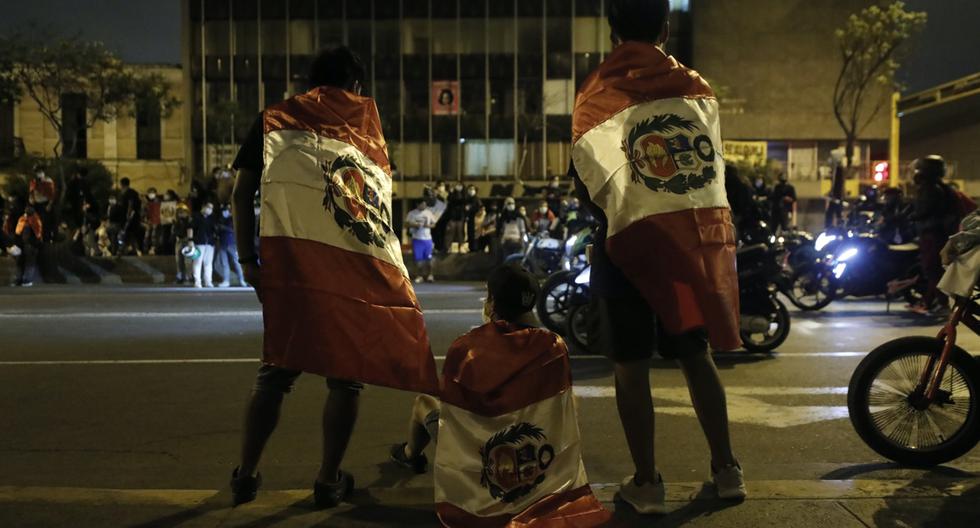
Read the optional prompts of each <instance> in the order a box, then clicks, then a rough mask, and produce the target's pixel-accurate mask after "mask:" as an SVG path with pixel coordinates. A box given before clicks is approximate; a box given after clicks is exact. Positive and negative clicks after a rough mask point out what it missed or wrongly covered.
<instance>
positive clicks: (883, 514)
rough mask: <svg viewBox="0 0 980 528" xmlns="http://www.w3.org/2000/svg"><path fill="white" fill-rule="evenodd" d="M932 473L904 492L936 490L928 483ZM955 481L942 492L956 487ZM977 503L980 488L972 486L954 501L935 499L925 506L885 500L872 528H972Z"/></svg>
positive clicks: (913, 482) (897, 500) (900, 500)
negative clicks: (875, 527)
mask: <svg viewBox="0 0 980 528" xmlns="http://www.w3.org/2000/svg"><path fill="white" fill-rule="evenodd" d="M931 475H932V472H930V473H927V474H925V475H923V477H922V479H920V480H914V481H912V482H910V483H909V484H908V486H907V487H906V488H907V489H910V490H913V489H916V488H921V487H923V486H927V485H928V486H936V487H938V486H939V484H938V483H937V482H935V481H934V480H933V481H930V480H929V477H930V476H931ZM957 485H958V482H957V481H956V480H948V481H947V482H946V483H945V486H944V488H943V491H944V492H949V491H951V488H953V487H954V486H957ZM978 499H980V484H974V485H973V486H972V487H970V488H969V489H966V490H963V491H961V492H960V494H959V496H957V497H948V498H939V499H935V500H933V501H929V502H925V501H923V500H909V499H900V498H895V499H891V498H886V499H885V507H884V508H882V509H880V510H878V511H877V512H875V514H874V522H875V526H903V525H912V526H922V527H928V528H933V527H934V528H958V527H963V528H967V527H969V528H975V527H976V526H977V522H978V514H977V507H976V501H977V500H978Z"/></svg>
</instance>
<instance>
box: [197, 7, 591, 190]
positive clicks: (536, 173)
mask: <svg viewBox="0 0 980 528" xmlns="http://www.w3.org/2000/svg"><path fill="white" fill-rule="evenodd" d="M251 1H254V2H255V3H254V4H253V5H254V6H255V10H254V12H253V10H252V9H251V8H249V9H242V8H241V7H239V8H237V9H236V8H235V7H234V6H235V5H238V4H239V2H235V1H232V0H201V3H200V9H201V10H200V12H199V13H200V16H199V17H194V18H195V19H197V20H196V22H197V23H198V24H199V25H200V27H199V28H198V31H199V34H200V41H201V47H200V49H199V50H195V53H198V54H200V56H199V57H197V58H198V59H200V64H201V72H207V71H208V69H209V68H208V63H209V61H212V60H213V59H214V58H216V57H215V56H214V55H211V54H209V53H208V49H207V46H206V43H207V38H206V37H207V35H206V29H205V26H206V24H207V22H208V21H213V20H215V19H220V18H224V17H221V16H215V15H216V14H219V11H220V12H222V13H220V14H221V15H225V14H226V16H227V21H228V26H227V27H228V28H229V31H228V32H229V35H228V40H227V41H226V42H227V46H228V48H229V49H228V50H227V55H225V54H224V53H222V54H221V55H225V56H226V57H227V59H226V60H228V63H229V67H228V68H224V70H225V71H222V72H219V75H220V77H221V78H222V79H221V80H220V81H219V80H218V79H216V78H213V77H216V76H214V75H201V72H195V74H196V75H198V76H200V77H201V78H200V79H199V82H200V83H201V84H200V93H201V94H202V95H203V94H208V92H210V91H212V90H213V88H215V87H216V86H217V85H218V84H224V85H225V86H227V87H228V89H229V91H230V92H231V97H232V99H233V100H238V99H239V98H240V97H239V93H238V92H239V89H238V87H237V86H236V84H235V78H236V74H235V66H234V65H235V61H236V60H240V59H241V57H238V56H237V51H238V50H237V48H238V47H239V46H240V42H238V38H239V35H237V34H236V33H237V32H236V31H235V26H234V24H235V22H236V21H248V22H252V21H254V23H255V25H254V26H253V27H254V28H255V32H256V44H255V49H256V53H255V54H254V55H252V54H251V53H250V51H251V44H250V45H249V47H248V49H247V51H244V53H248V55H249V56H250V58H254V60H255V64H256V71H255V75H254V77H253V76H252V75H249V82H254V83H255V84H256V89H257V92H258V98H257V99H258V105H259V106H262V105H264V104H268V103H269V102H271V101H274V100H278V98H279V97H280V96H283V95H289V94H293V93H296V89H295V87H294V82H295V81H297V80H298V78H299V76H300V75H299V72H297V74H296V75H294V73H293V70H294V68H293V67H294V66H296V64H293V63H294V62H296V63H299V62H303V61H305V62H307V63H308V61H309V57H304V58H300V57H299V56H293V55H292V54H291V49H290V48H291V38H292V35H291V33H292V28H291V25H290V16H291V12H290V7H291V6H290V4H291V3H292V2H284V3H283V4H284V5H280V6H279V8H280V10H281V11H282V13H281V14H280V13H278V12H274V11H272V10H270V9H269V8H270V7H272V6H267V5H265V4H273V3H277V2H275V1H273V0H251ZM348 1H350V0H348ZM348 1H344V2H340V9H339V11H340V13H339V14H340V17H339V18H341V20H340V22H341V24H340V25H341V28H342V41H343V42H344V43H349V41H350V24H351V22H352V20H351V19H350V14H349V9H350V8H349V6H348ZM376 1H377V0H371V1H370V2H368V3H367V5H366V6H358V7H359V9H362V10H363V9H364V8H367V9H366V10H368V11H369V13H370V16H369V17H367V18H369V19H370V33H371V34H370V49H371V52H370V54H369V56H368V57H367V61H366V62H369V64H368V69H369V79H370V82H369V90H370V89H372V88H373V86H374V85H375V83H376V82H378V81H379V78H378V71H377V68H376V67H377V63H378V61H379V60H386V59H387V60H390V57H380V56H379V54H378V49H377V38H378V36H377V24H376V18H377V16H376V15H377V13H378V6H376ZM492 1H493V0H482V2H483V3H482V6H475V5H477V2H472V1H471V0H454V1H453V0H450V2H451V3H450V2H445V0H442V4H439V6H438V7H440V9H438V10H437V11H439V13H436V12H435V10H433V0H422V2H419V1H418V0H398V1H397V10H398V32H399V38H398V50H397V54H398V77H399V78H398V79H396V81H397V82H398V85H399V98H398V101H399V102H398V105H397V109H398V113H399V116H398V119H397V127H398V130H397V131H395V132H396V133H395V134H394V137H395V138H397V145H398V151H399V154H403V153H404V152H405V151H406V146H407V145H406V144H407V142H408V141H407V140H406V137H405V124H406V123H405V118H406V112H407V111H408V108H406V103H407V99H408V94H407V93H406V80H407V79H406V74H407V72H406V63H405V59H406V55H405V53H406V49H405V47H404V45H403V43H404V40H403V38H404V34H405V31H406V24H407V23H408V22H407V21H408V19H406V17H405V15H406V14H408V15H410V16H411V15H418V14H421V10H422V9H424V11H425V15H426V17H425V18H426V20H425V23H426V26H427V30H428V31H427V35H426V44H427V46H426V47H427V49H426V50H425V53H426V55H427V56H426V57H425V58H426V59H427V60H426V62H427V64H426V66H427V70H428V71H427V81H428V87H429V89H430V90H431V86H432V81H433V80H434V78H433V63H434V62H435V61H434V60H433V59H434V58H435V54H434V49H433V48H434V42H433V40H434V39H433V38H432V36H433V34H432V28H433V18H442V19H445V18H455V32H456V36H457V42H459V39H460V38H462V34H461V32H460V27H461V26H460V24H461V18H462V17H463V16H464V15H469V16H472V15H473V14H475V13H477V12H480V11H482V14H483V19H484V20H483V23H484V24H483V25H484V39H483V43H482V44H483V46H482V47H483V50H482V53H480V54H481V55H482V57H481V58H482V59H483V85H484V87H485V88H484V93H483V97H484V104H483V114H484V115H483V131H484V133H483V136H484V137H483V138H479V139H480V140H482V141H483V144H484V146H485V150H484V152H485V153H486V154H485V156H486V157H489V156H490V153H491V143H492V142H495V141H496V142H499V141H501V140H504V141H506V140H512V141H513V151H514V154H513V169H512V171H511V174H509V175H499V174H490V172H489V163H487V164H485V165H484V167H483V171H482V175H467V171H466V170H465V169H464V167H466V161H465V159H464V157H465V154H466V152H467V150H466V149H465V148H464V146H463V141H461V140H465V136H463V123H462V119H463V115H462V111H461V112H457V113H456V115H455V118H456V119H455V121H456V127H455V128H456V134H455V135H456V137H455V141H445V140H443V139H442V138H440V139H439V140H438V141H437V138H436V137H435V136H434V130H433V129H434V126H433V125H434V123H433V116H432V101H431V94H429V95H428V97H427V99H428V105H427V106H428V112H427V114H428V127H427V128H428V142H427V144H425V145H424V147H425V148H424V152H425V155H424V158H425V162H424V163H423V165H424V170H423V171H421V173H420V174H419V173H416V174H410V175H409V176H408V178H410V179H416V180H419V179H421V180H429V181H432V180H438V179H445V175H444V174H442V172H443V171H442V169H443V168H446V167H444V153H446V154H448V152H451V150H449V149H455V156H452V158H455V159H454V161H455V170H453V171H450V172H454V173H455V176H456V177H457V178H459V179H468V180H471V181H472V180H473V179H474V178H481V179H483V180H484V181H490V180H492V179H499V178H501V177H504V178H512V179H528V180H544V179H547V178H548V177H550V176H553V175H554V173H555V172H556V170H557V169H556V166H560V164H552V166H551V167H550V168H549V164H548V160H549V155H552V156H553V155H554V153H555V152H559V153H561V155H564V154H565V153H566V152H567V151H568V150H567V149H568V148H569V147H570V145H565V143H567V142H568V141H567V140H566V139H565V138H566V137H567V136H568V134H565V133H558V132H556V131H554V130H552V131H550V133H549V130H548V129H549V120H550V121H556V122H557V123H561V124H564V123H567V121H568V116H549V115H548V114H547V110H546V108H545V104H544V101H543V98H544V96H545V93H546V88H545V83H546V82H547V80H548V77H549V76H548V70H549V56H550V57H552V58H554V57H555V56H556V54H565V55H568V57H567V58H565V57H562V59H567V60H568V64H569V65H570V68H571V72H572V73H571V79H572V80H573V82H575V81H576V80H578V78H579V75H581V72H579V71H578V63H579V61H578V60H576V55H577V53H576V44H575V36H576V33H575V32H576V29H575V28H576V21H577V20H578V19H581V18H585V19H592V22H593V23H595V24H596V25H597V31H598V27H599V26H601V24H602V23H603V19H602V17H601V15H602V14H603V13H604V12H605V0H598V1H596V0H571V4H570V6H569V8H568V9H567V10H568V13H567V15H568V16H565V15H564V14H561V13H564V11H563V10H559V11H561V13H558V14H556V16H555V17H553V18H552V27H554V26H553V24H554V20H555V19H557V20H561V21H562V22H565V21H567V22H568V26H569V27H568V28H567V31H568V33H569V35H570V43H569V48H568V50H567V51H566V50H565V49H564V47H563V49H562V50H561V51H560V52H557V53H555V52H551V51H550V50H549V46H548V27H549V14H551V13H549V11H553V8H552V7H551V6H553V5H555V4H553V3H552V2H533V3H534V4H535V5H533V6H531V5H521V4H520V2H519V0H514V2H513V9H512V10H510V11H511V12H510V14H511V17H512V18H513V24H514V34H513V49H514V50H515V51H516V50H519V49H521V48H520V47H519V45H520V25H519V24H520V21H521V19H527V18H537V19H539V20H540V24H538V27H539V31H540V36H538V37H536V38H540V40H541V60H540V68H541V72H540V74H539V75H535V74H533V73H531V74H530V77H526V76H524V75H521V73H522V72H521V69H520V63H522V62H523V61H519V60H517V58H518V56H519V54H516V53H496V52H495V51H494V52H492V47H493V46H494V44H495V43H494V42H493V39H492V38H491V35H490V28H491V22H492V21H494V20H495V19H496V20H500V19H501V17H500V16H498V15H495V14H494V13H506V11H508V10H506V9H502V8H501V7H500V6H492V5H491V2H492ZM463 2H469V3H470V4H474V5H466V6H463V5H462V4H463ZM583 2H584V3H585V5H583V6H581V7H579V4H581V3H583ZM218 3H222V4H225V5H224V6H220V7H218V6H211V5H209V4H218ZM408 3H411V4H412V9H409V8H408V6H407V5H406V4H408ZM596 3H597V4H598V14H599V15H600V16H599V17H596V16H594V15H595V14H596V13H595V10H596V7H595V6H593V4H596ZM420 4H421V5H420ZM443 4H446V5H443ZM447 6H448V7H447ZM539 6H540V11H537V8H538V7H539ZM195 7H196V6H195ZM480 7H482V9H480ZM222 8H223V9H222ZM420 8H421V9H420ZM453 8H454V9H453ZM385 9H386V10H388V9H390V7H389V6H387V5H386V7H385ZM563 9H564V8H563ZM324 11H326V10H325V9H321V6H320V2H315V3H314V5H313V6H312V17H313V18H312V24H313V27H312V32H313V34H312V37H313V42H314V46H315V47H316V48H319V46H320V45H321V43H322V41H323V35H322V34H321V23H322V22H324V21H325V20H327V21H328V20H329V18H324V17H325V16H328V15H325V14H324ZM386 12H387V11H386ZM450 12H452V14H453V15H454V16H453V17H448V16H446V15H447V14H448V13H450ZM265 13H269V14H270V15H271V16H268V15H267V17H268V18H279V20H280V21H283V22H285V23H284V24H283V26H284V33H285V35H284V43H283V44H284V45H285V49H283V50H281V53H279V54H271V53H268V50H263V49H262V48H263V44H262V40H263V34H262V20H263V14H265ZM277 14H278V15H279V16H276V15H277ZM304 15H306V16H309V15H308V14H305V13H304ZM357 16H358V17H359V19H363V18H365V17H362V16H360V15H357ZM507 18H510V17H507ZM283 19H285V20H283ZM280 23H282V22H280ZM474 44H475V43H474ZM597 44H598V46H597V47H598V48H599V49H597V50H594V51H595V52H596V53H598V54H599V57H600V60H601V59H602V58H604V56H605V53H606V43H604V42H598V43H597ZM461 49H462V46H461V45H456V46H455V49H454V50H453V51H454V52H455V59H456V61H455V62H456V64H455V76H454V78H455V80H456V81H458V82H460V83H461V84H462V82H461V81H462V67H461V65H462V62H463V60H464V59H465V58H466V57H465V56H464V54H463V53H462V52H461ZM469 55H473V54H472V53H471V54H467V56H469ZM494 55H502V56H507V55H510V56H511V62H512V65H513V74H512V75H513V86H512V88H511V89H512V90H513V92H512V94H510V96H511V99H512V101H511V103H512V111H511V112H510V113H511V114H512V115H510V116H506V118H507V119H509V120H510V121H511V124H512V133H511V134H510V136H511V137H506V135H503V134H500V130H501V129H500V128H499V127H496V126H491V125H492V123H493V122H494V121H499V119H500V117H499V116H496V115H494V113H493V111H492V109H493V107H494V104H493V98H494V86H499V85H495V84H494V82H493V81H492V68H491V59H492V56H494ZM270 62H271V63H272V64H275V63H278V65H280V66H281V67H282V69H281V70H280V69H279V68H274V69H273V70H270V68H269V64H270ZM277 70H278V71H277ZM282 70H285V71H284V72H283V71H282ZM283 73H285V75H283ZM239 77H241V75H239ZM252 79H254V81H253V80H252ZM386 80H392V79H386ZM535 80H538V81H539V82H540V92H539V93H538V89H535V90H534V92H535V93H532V94H530V95H531V96H532V97H536V98H538V99H542V100H536V101H529V100H528V95H529V94H528V93H522V85H524V86H529V85H527V84H526V83H525V82H522V81H535ZM267 84H269V85H272V87H275V88H279V87H282V88H284V90H281V91H277V92H276V93H269V94H268V96H267V95H266V92H267ZM209 85H210V86H209ZM498 93H499V92H498ZM461 97H462V98H466V97H467V94H461ZM202 99H203V101H206V100H207V97H206V96H205V97H202ZM249 99H252V100H251V101H248V102H249V103H252V102H253V101H254V98H249ZM504 104H506V101H504ZM205 105H206V102H203V103H202V108H201V113H202V116H206V115H207V114H206V112H207V110H206V108H205ZM496 106H497V107H500V105H499V103H498V104H497V105H496ZM522 107H524V108H533V109H534V110H536V112H534V113H535V114H538V115H537V116H534V117H533V118H532V116H529V115H527V114H523V116H522V111H521V110H522ZM260 109H261V108H260ZM389 111H390V110H389ZM477 115H478V114H477ZM522 117H525V118H530V119H529V120H528V123H527V125H528V126H533V125H534V123H532V122H533V121H537V120H538V119H540V133H539V134H535V136H536V139H538V141H540V143H539V144H538V145H534V144H533V142H531V141H530V140H528V139H527V138H524V139H522V138H521V135H520V132H521V128H523V127H524V126H525V125H524V124H522V123H521V122H520V121H521V118H522ZM555 118H558V119H555ZM204 119H206V117H204ZM202 121H203V119H202ZM202 125H203V122H202ZM469 128H470V129H471V128H472V127H469ZM200 131H201V140H202V141H203V143H204V144H207V133H206V126H202V127H201V130H200ZM525 135H527V134H525ZM549 135H551V136H554V137H557V138H560V140H559V141H553V143H555V145H550V144H549V140H548V138H549ZM501 136H503V137H501ZM206 150H207V149H202V152H206ZM530 151H534V152H536V153H537V156H535V155H534V154H531V153H530ZM527 157H538V159H537V160H536V161H538V163H534V164H533V165H532V164H526V165H524V166H523V167H522V163H521V159H522V158H527ZM393 161H395V162H396V164H397V163H398V160H397V159H394V160H393ZM206 163H207V160H206V159H204V160H202V168H203V167H206ZM519 172H520V174H519ZM400 178H401V179H406V176H405V172H404V171H401V176H400Z"/></svg>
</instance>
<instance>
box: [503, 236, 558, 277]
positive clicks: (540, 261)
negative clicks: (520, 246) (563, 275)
mask: <svg viewBox="0 0 980 528" xmlns="http://www.w3.org/2000/svg"><path fill="white" fill-rule="evenodd" d="M564 255H565V251H564V247H563V245H562V241H561V240H559V239H557V238H552V237H551V236H550V235H549V234H547V233H540V234H537V235H533V236H531V237H530V240H528V242H527V244H526V245H525V248H524V252H523V253H515V254H513V255H509V256H507V257H506V258H504V263H505V264H516V265H518V266H520V267H521V268H523V269H524V270H526V271H527V272H528V273H530V274H532V275H534V276H535V277H537V278H538V279H543V278H545V277H547V276H549V275H551V274H552V273H554V272H556V271H558V270H559V269H561V265H562V258H563V257H564Z"/></svg>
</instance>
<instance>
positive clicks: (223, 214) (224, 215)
mask: <svg viewBox="0 0 980 528" xmlns="http://www.w3.org/2000/svg"><path fill="white" fill-rule="evenodd" d="M221 216H223V217H225V218H231V211H229V210H227V209H225V210H224V211H221Z"/></svg>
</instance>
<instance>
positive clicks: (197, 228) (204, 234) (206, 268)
mask: <svg viewBox="0 0 980 528" xmlns="http://www.w3.org/2000/svg"><path fill="white" fill-rule="evenodd" d="M213 215H214V205H213V204H212V203H211V202H207V203H205V204H204V205H203V206H202V207H201V212H200V213H196V214H195V215H194V218H193V220H192V221H191V228H190V229H189V230H188V231H187V238H189V239H190V240H191V244H192V246H193V247H196V248H197V249H199V250H200V251H201V258H199V259H196V260H195V261H194V287H195V288H201V287H202V286H203V287H205V288H214V282H213V280H214V277H213V274H214V240H215V232H216V229H215V223H214V217H213Z"/></svg>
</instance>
